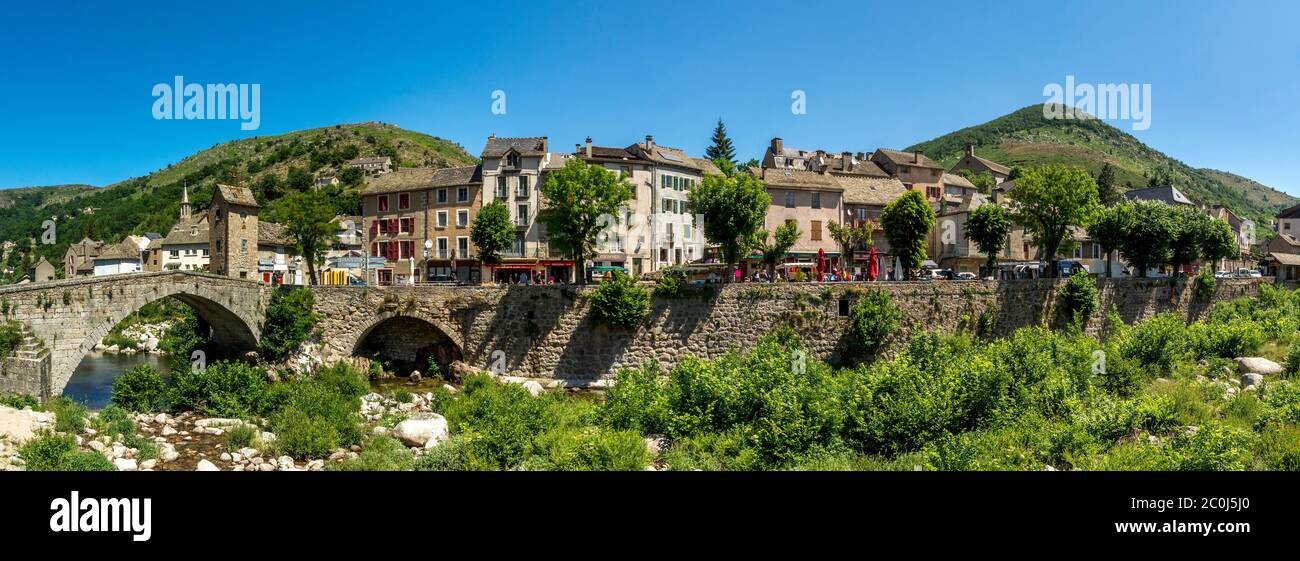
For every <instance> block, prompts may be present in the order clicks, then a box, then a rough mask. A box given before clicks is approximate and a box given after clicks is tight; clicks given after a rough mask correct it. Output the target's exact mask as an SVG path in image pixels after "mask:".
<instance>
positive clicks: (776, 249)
mask: <svg viewBox="0 0 1300 561" xmlns="http://www.w3.org/2000/svg"><path fill="white" fill-rule="evenodd" d="M799 235H800V232H799V223H798V222H795V221H793V220H791V221H788V222H786V223H785V224H782V225H780V226H777V227H776V231H775V232H773V233H772V234H771V235H768V232H767V230H758V231H757V232H755V233H754V241H753V243H752V244H751V245H752V246H753V247H754V249H757V250H758V251H760V252H762V253H763V265H765V266H766V267H767V277H768V278H775V277H774V276H775V275H776V264H777V263H779V262H780V261H781V259H782V258H784V257H785V254H786V253H787V252H789V251H790V248H792V247H794V244H795V242H797V241H799ZM769 238H770V241H769Z"/></svg>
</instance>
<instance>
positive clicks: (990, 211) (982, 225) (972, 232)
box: [966, 204, 1011, 274]
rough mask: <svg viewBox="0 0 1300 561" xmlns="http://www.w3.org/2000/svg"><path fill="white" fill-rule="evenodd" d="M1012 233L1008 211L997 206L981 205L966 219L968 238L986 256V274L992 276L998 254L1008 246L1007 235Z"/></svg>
mask: <svg viewBox="0 0 1300 561" xmlns="http://www.w3.org/2000/svg"><path fill="white" fill-rule="evenodd" d="M1010 231H1011V219H1010V218H1007V213H1006V211H1004V210H1002V207H1000V206H998V205H995V204H984V205H980V207H979V208H977V209H975V210H974V211H973V212H971V213H970V216H969V217H968V218H967V219H966V237H968V238H970V239H971V241H974V242H975V246H976V247H978V248H979V250H980V252H982V253H983V254H984V256H985V257H986V258H987V261H985V263H984V270H985V272H986V274H992V271H993V264H994V263H995V262H996V261H997V259H998V253H1000V252H1001V251H1002V249H1003V248H1004V247H1006V245H1007V234H1008V233H1009V232H1010Z"/></svg>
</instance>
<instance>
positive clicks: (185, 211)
mask: <svg viewBox="0 0 1300 561" xmlns="http://www.w3.org/2000/svg"><path fill="white" fill-rule="evenodd" d="M182 189H183V190H182V191H181V222H189V221H190V186H189V185H188V184H186V185H185V186H184V187H183V188H182Z"/></svg>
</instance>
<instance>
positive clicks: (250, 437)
mask: <svg viewBox="0 0 1300 561" xmlns="http://www.w3.org/2000/svg"><path fill="white" fill-rule="evenodd" d="M260 433H261V431H259V430H257V428H256V427H254V426H252V425H249V424H247V423H240V424H238V425H236V426H233V427H231V428H229V429H227V430H226V446H227V447H228V448H230V449H231V450H238V449H240V448H250V447H252V446H253V443H254V442H257V438H258V436H260Z"/></svg>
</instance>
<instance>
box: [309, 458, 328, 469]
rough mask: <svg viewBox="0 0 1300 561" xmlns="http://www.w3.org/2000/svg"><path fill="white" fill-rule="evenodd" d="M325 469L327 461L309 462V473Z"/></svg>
mask: <svg viewBox="0 0 1300 561" xmlns="http://www.w3.org/2000/svg"><path fill="white" fill-rule="evenodd" d="M323 469H325V460H312V461H310V462H307V471H321V470H323Z"/></svg>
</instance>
